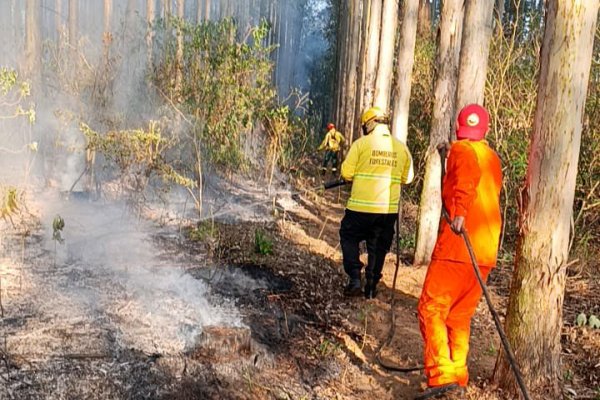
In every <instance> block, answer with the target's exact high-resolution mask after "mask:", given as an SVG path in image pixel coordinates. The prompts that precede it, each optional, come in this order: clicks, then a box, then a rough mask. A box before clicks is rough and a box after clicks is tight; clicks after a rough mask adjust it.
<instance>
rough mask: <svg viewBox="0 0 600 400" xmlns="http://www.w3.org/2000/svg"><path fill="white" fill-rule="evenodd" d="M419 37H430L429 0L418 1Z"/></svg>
mask: <svg viewBox="0 0 600 400" xmlns="http://www.w3.org/2000/svg"><path fill="white" fill-rule="evenodd" d="M417 26H418V28H417V29H418V32H419V37H422V38H425V39H428V38H429V37H431V4H429V0H420V1H419V22H418V25H417Z"/></svg>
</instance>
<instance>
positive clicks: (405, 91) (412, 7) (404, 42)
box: [392, 0, 419, 143]
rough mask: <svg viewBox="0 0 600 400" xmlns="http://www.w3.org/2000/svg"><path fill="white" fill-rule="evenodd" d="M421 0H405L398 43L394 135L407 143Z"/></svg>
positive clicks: (394, 97)
mask: <svg viewBox="0 0 600 400" xmlns="http://www.w3.org/2000/svg"><path fill="white" fill-rule="evenodd" d="M418 7H419V0H404V2H403V5H402V29H401V32H400V43H399V45H398V64H397V65H396V82H395V83H394V93H393V96H392V104H393V112H392V135H394V137H396V138H398V139H399V140H401V141H402V142H404V143H406V140H407V138H408V115H409V103H410V91H411V87H412V70H413V65H414V61H415V41H416V36H417V12H418Z"/></svg>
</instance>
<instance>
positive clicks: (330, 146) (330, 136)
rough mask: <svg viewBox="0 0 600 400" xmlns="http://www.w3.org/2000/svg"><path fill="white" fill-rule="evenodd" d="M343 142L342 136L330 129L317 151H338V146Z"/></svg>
mask: <svg viewBox="0 0 600 400" xmlns="http://www.w3.org/2000/svg"><path fill="white" fill-rule="evenodd" d="M343 142H344V135H342V134H341V133H340V132H338V131H337V130H335V129H331V130H329V131H328V132H327V134H326V135H325V139H323V142H321V145H320V146H319V148H318V150H323V149H325V150H331V151H335V152H337V151H340V145H341V144H342V143H343Z"/></svg>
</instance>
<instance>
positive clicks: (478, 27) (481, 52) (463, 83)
mask: <svg viewBox="0 0 600 400" xmlns="http://www.w3.org/2000/svg"><path fill="white" fill-rule="evenodd" d="M493 10H494V0H466V2H465V16H464V23H463V33H462V44H461V47H460V66H459V72H458V87H457V89H456V110H460V109H462V108H463V107H464V106H466V105H467V104H472V103H476V104H479V105H483V94H484V90H485V78H486V76H487V65H488V56H489V53H490V39H491V37H492V17H493ZM455 134H456V132H455V131H454V130H452V137H453V138H454V137H455Z"/></svg>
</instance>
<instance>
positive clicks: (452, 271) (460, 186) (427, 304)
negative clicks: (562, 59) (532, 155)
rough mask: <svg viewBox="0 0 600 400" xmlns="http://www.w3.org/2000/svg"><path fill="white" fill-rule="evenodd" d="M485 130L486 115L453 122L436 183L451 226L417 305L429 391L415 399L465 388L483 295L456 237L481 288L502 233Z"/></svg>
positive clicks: (496, 170) (476, 112)
mask: <svg viewBox="0 0 600 400" xmlns="http://www.w3.org/2000/svg"><path fill="white" fill-rule="evenodd" d="M488 123H489V115H488V113H487V111H486V110H485V109H484V108H483V107H481V106H479V105H476V104H471V105H468V106H466V107H465V108H463V109H462V110H461V111H460V113H459V115H458V119H457V124H456V126H457V128H456V137H457V141H455V142H453V143H452V145H451V147H450V152H449V155H448V159H447V162H446V165H447V172H446V175H445V176H444V178H443V183H442V200H443V206H444V208H445V210H446V212H447V213H448V214H449V217H450V218H449V219H450V221H451V223H450V224H448V223H447V222H446V220H445V219H442V222H441V227H440V231H439V234H438V238H437V242H436V245H435V248H434V250H433V255H432V257H431V263H430V264H429V269H428V270H427V276H426V277H425V283H424V285H423V291H422V293H421V298H420V299H419V305H418V312H419V324H420V328H421V334H422V335H423V340H424V341H425V373H426V375H427V384H428V389H427V390H426V391H425V392H424V394H422V395H421V396H419V397H417V398H421V399H425V398H432V397H434V396H435V395H436V394H439V393H441V392H443V391H448V390H455V389H456V390H457V391H462V390H464V389H461V388H464V387H465V386H466V385H467V382H468V380H469V374H468V371H467V354H468V351H469V336H470V325H471V317H472V316H473V314H474V312H475V309H476V307H477V304H478V303H479V300H480V298H481V294H482V290H481V287H480V285H479V283H478V281H477V278H476V276H475V272H474V271H473V265H472V262H471V259H470V257H469V253H468V251H467V247H466V244H465V242H464V240H463V238H462V236H461V235H460V232H461V231H462V230H463V229H464V230H465V231H466V232H467V233H468V235H469V238H470V239H471V243H472V245H473V249H474V252H475V255H476V257H477V263H478V264H479V267H480V271H481V275H482V277H483V279H484V280H486V279H487V276H488V274H489V273H490V270H491V269H492V268H494V266H495V265H496V255H497V252H498V244H499V238H500V229H501V225H502V224H501V214H500V189H501V186H502V170H501V165H500V159H499V157H498V155H497V154H496V152H495V151H494V150H492V149H491V148H490V147H489V146H488V144H487V142H486V141H485V140H484V137H485V134H486V132H487V130H488Z"/></svg>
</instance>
